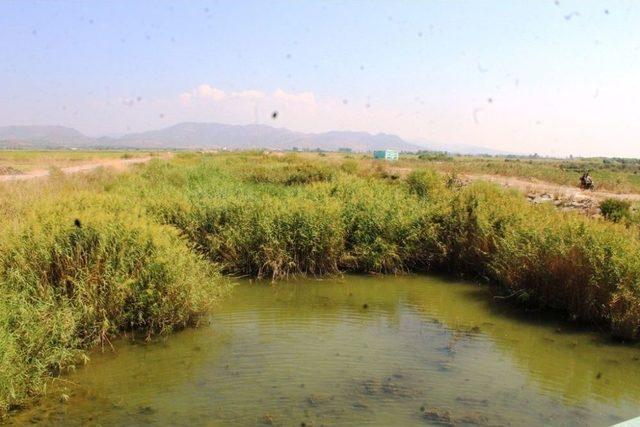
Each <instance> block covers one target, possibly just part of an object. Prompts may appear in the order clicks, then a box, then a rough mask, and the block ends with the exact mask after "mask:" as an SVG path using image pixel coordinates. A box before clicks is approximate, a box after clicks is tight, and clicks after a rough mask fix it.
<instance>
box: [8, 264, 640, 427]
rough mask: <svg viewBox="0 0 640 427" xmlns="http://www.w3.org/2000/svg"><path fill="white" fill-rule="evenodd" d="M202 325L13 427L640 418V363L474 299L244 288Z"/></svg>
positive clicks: (90, 378)
mask: <svg viewBox="0 0 640 427" xmlns="http://www.w3.org/2000/svg"><path fill="white" fill-rule="evenodd" d="M205 323H206V324H205V325H203V326H201V327H200V328H197V329H191V330H186V331H183V332H179V333H176V334H174V335H172V336H170V337H167V338H165V339H162V340H160V341H158V342H154V343H145V342H144V341H140V340H138V341H136V342H133V343H131V342H129V341H126V340H121V341H119V342H117V343H114V345H115V350H116V351H115V352H112V351H110V350H109V351H105V352H95V353H94V354H93V355H92V356H91V362H90V365H89V366H88V368H86V369H79V370H77V371H76V372H74V373H73V374H70V375H67V376H65V377H64V381H56V384H57V385H56V386H55V387H52V391H50V393H49V395H48V397H47V398H45V399H43V401H42V402H41V403H40V404H39V405H37V406H35V407H34V408H32V409H29V410H26V411H24V412H22V413H20V414H18V415H17V416H15V417H13V418H12V420H11V422H12V423H16V424H22V423H29V422H37V423H40V424H45V425H46V424H51V425H148V424H153V425H213V426H215V425H247V426H251V425H295V426H301V425H306V426H312V425H365V424H369V425H431V424H434V425H443V424H445V425H448V424H450V425H543V424H544V425H580V426H583V425H594V426H605V425H611V424H614V423H616V422H619V421H622V420H624V419H628V418H632V417H635V416H638V415H640V405H638V402H640V348H639V347H637V346H625V345H621V344H616V343H613V342H611V341H608V340H607V338H606V336H605V335H600V334H597V333H593V332H589V331H588V330H584V329H580V328H577V327H575V326H570V325H569V324H568V323H566V322H563V321H562V319H559V318H555V317H553V316H550V315H549V314H544V313H526V314H523V313H522V309H521V308H514V307H513V306H512V305H510V304H506V303H504V302H500V301H495V300H494V299H493V298H492V297H491V295H490V294H489V293H488V291H487V290H486V289H485V288H482V287H478V286H476V285H473V284H469V283H460V282H456V281H452V280H449V279H445V278H440V277H433V276H400V277H363V276H344V277H341V278H332V279H328V280H313V279H304V280H296V281H291V282H286V283H279V284H275V285H270V284H265V283H249V282H243V283H241V284H239V285H238V286H236V287H235V289H234V291H233V294H232V296H231V297H230V298H229V299H227V300H226V301H225V302H224V303H223V305H222V306H221V307H219V308H218V309H217V310H215V312H214V313H213V314H212V315H211V316H210V318H209V319H208V321H207V322H205ZM63 389H64V390H63ZM61 390H63V391H64V393H65V394H68V396H69V399H68V400H67V401H66V402H63V400H65V399H61V398H60V396H61V393H62V392H63V391H61Z"/></svg>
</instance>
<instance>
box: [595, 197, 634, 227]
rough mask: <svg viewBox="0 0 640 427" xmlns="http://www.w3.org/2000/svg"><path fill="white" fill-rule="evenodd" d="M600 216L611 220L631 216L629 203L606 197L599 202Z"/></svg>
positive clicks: (619, 219)
mask: <svg viewBox="0 0 640 427" xmlns="http://www.w3.org/2000/svg"><path fill="white" fill-rule="evenodd" d="M600 211H601V212H602V216H603V217H605V218H606V219H608V220H610V221H613V222H620V221H622V220H623V219H629V218H630V217H631V203H630V202H628V201H626V200H618V199H606V200H603V201H602V202H601V203H600Z"/></svg>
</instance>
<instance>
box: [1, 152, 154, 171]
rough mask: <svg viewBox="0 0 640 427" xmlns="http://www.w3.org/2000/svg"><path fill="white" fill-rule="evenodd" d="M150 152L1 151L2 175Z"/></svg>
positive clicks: (130, 156) (138, 155)
mask: <svg viewBox="0 0 640 427" xmlns="http://www.w3.org/2000/svg"><path fill="white" fill-rule="evenodd" d="M153 154H154V153H150V152H148V151H123V150H55V151H54V150H0V175H10V174H15V173H20V172H28V171H30V170H33V169H49V168H51V167H60V168H61V167H67V166H74V165H78V164H81V163H82V164H85V163H89V162H92V161H101V160H109V159H118V158H122V159H131V158H136V157H146V156H149V155H153Z"/></svg>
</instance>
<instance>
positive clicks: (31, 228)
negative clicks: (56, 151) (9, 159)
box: [0, 171, 226, 414]
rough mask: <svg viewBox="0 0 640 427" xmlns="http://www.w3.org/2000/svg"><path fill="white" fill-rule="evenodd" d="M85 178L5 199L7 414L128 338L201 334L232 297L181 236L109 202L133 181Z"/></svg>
mask: <svg viewBox="0 0 640 427" xmlns="http://www.w3.org/2000/svg"><path fill="white" fill-rule="evenodd" d="M86 178H87V179H85V180H82V179H81V178H80V177H75V178H68V177H57V178H54V179H53V180H52V181H49V182H46V183H45V184H44V185H42V183H28V184H25V185H15V186H6V187H4V188H2V190H1V192H2V193H3V196H8V198H5V199H3V200H4V202H3V204H2V216H3V219H6V221H4V222H3V223H2V239H1V240H0V292H1V293H2V295H3V299H2V301H1V302H0V414H2V413H3V412H6V411H8V410H9V409H11V408H15V407H19V406H20V405H23V404H25V403H27V402H28V401H29V398H30V397H32V396H37V395H38V394H41V393H42V392H44V391H45V390H46V387H47V384H48V383H49V379H50V378H51V376H56V375H58V374H60V373H61V372H64V371H65V370H68V369H71V368H73V367H74V366H75V365H76V364H78V363H83V362H84V361H86V354H85V350H87V349H90V348H92V347H94V346H96V345H103V346H104V345H109V342H110V340H111V339H113V337H116V336H118V335H119V334H121V333H122V332H125V331H137V332H141V333H143V334H145V335H146V336H151V335H153V334H164V333H168V332H171V331H172V330H174V329H176V328H182V327H186V326H189V325H193V324H195V323H196V322H197V321H198V319H199V318H200V316H201V315H202V314H204V313H206V312H207V310H208V309H209V308H210V307H211V305H212V303H214V302H215V301H216V300H217V299H218V298H219V296H220V295H221V293H223V291H224V289H225V288H226V285H225V282H224V281H223V280H222V279H221V278H220V277H219V274H218V272H217V269H216V267H215V266H214V265H212V264H210V263H208V262H206V261H204V260H203V258H202V257H201V256H199V255H198V254H196V253H194V252H193V251H191V250H190V248H189V246H188V245H187V244H186V242H185V241H184V239H183V238H181V237H180V236H179V235H178V233H177V231H176V230H175V229H174V228H172V227H168V226H163V225H161V224H157V223H155V222H153V221H149V220H148V219H147V218H146V216H145V215H144V212H143V210H142V207H141V206H140V205H139V203H137V202H138V201H130V200H127V198H126V197H122V196H121V195H117V194H111V192H110V191H109V188H112V187H111V186H115V185H117V182H118V181H121V180H126V178H124V177H115V176H111V175H109V174H108V173H107V172H106V171H100V172H97V173H95V174H91V175H88V176H87V177H86ZM56 180H58V181H56ZM113 188H115V187H113ZM15 215H17V216H15ZM18 218H19V219H18Z"/></svg>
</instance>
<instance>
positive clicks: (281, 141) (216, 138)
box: [114, 123, 422, 151]
mask: <svg viewBox="0 0 640 427" xmlns="http://www.w3.org/2000/svg"><path fill="white" fill-rule="evenodd" d="M114 144H117V145H120V146H142V147H149V148H151V147H172V148H227V149H233V150H236V149H250V148H271V149H276V150H286V149H292V148H294V147H296V148H298V149H301V150H314V149H316V148H320V149H323V150H329V151H335V150H338V149H340V148H350V149H351V150H353V151H371V150H377V149H384V148H393V149H397V150H404V151H417V150H420V149H421V148H422V147H420V146H418V145H415V144H411V143H408V142H406V141H404V140H403V139H401V138H400V137H398V136H396V135H387V134H377V135H372V134H370V133H366V132H339V131H332V132H324V133H317V134H313V133H302V132H294V131H290V130H288V129H284V128H274V127H271V126H267V125H225V124H219V123H180V124H177V125H174V126H171V127H168V128H165V129H161V130H156V131H150V132H143V133H137V134H130V135H125V136H124V137H122V138H119V139H117V140H114Z"/></svg>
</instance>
